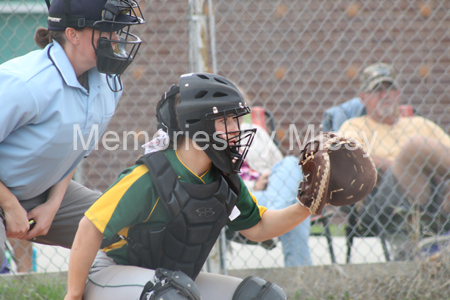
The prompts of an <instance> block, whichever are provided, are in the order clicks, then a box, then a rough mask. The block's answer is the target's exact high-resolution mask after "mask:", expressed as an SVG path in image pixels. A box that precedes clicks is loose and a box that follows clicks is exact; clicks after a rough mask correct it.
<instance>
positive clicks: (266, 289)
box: [232, 276, 287, 300]
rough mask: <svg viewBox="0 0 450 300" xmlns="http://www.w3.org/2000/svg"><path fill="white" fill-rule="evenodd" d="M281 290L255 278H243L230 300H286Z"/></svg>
mask: <svg viewBox="0 0 450 300" xmlns="http://www.w3.org/2000/svg"><path fill="white" fill-rule="evenodd" d="M286 299H287V296H286V294H285V292H284V291H283V289H282V288H281V287H279V286H278V285H276V284H275V283H271V282H268V281H265V280H264V279H261V278H259V277H255V276H249V277H247V278H245V279H244V280H243V281H242V282H241V284H240V285H239V286H238V287H237V288H236V291H235V292H234V295H233V299H232V300H286Z"/></svg>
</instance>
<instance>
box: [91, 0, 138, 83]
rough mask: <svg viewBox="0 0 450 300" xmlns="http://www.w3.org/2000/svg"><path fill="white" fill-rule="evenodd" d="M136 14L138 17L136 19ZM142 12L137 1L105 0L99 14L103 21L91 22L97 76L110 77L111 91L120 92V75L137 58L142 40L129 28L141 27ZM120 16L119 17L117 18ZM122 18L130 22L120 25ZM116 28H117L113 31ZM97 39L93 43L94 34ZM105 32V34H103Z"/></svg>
mask: <svg viewBox="0 0 450 300" xmlns="http://www.w3.org/2000/svg"><path fill="white" fill-rule="evenodd" d="M138 14H139V16H138ZM140 16H142V12H141V9H140V7H139V5H138V4H137V2H136V1H126V0H125V1H117V0H112V1H108V2H107V3H106V4H105V7H104V10H103V11H102V20H101V21H97V22H95V23H94V26H93V29H94V32H93V34H92V46H93V47H94V49H95V53H96V55H97V69H98V71H99V72H100V73H104V74H107V75H112V76H113V77H112V79H113V82H112V83H111V82H110V80H109V79H110V78H109V77H107V79H108V85H109V87H110V89H111V90H112V91H115V92H117V91H120V90H122V83H121V81H120V75H121V74H122V73H123V72H124V71H125V69H126V68H127V67H128V66H129V65H130V64H131V62H132V61H133V59H134V58H135V57H136V55H137V52H138V50H139V47H140V45H141V43H142V40H141V39H140V38H139V37H138V36H137V35H135V34H132V33H131V32H130V27H131V26H132V25H137V24H143V23H145V20H144V19H143V17H140ZM120 17H122V18H120ZM123 17H128V19H130V20H133V21H125V22H119V21H117V20H120V19H122V20H123ZM116 28H120V29H118V30H115V29H116ZM96 31H98V34H99V38H98V40H97V44H95V42H94V40H95V32H96ZM105 32H107V34H105Z"/></svg>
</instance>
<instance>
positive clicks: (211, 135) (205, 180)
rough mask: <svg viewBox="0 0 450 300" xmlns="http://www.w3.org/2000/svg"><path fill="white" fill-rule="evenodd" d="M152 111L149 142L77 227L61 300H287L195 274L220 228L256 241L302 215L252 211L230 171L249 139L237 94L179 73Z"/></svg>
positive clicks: (259, 282) (250, 284) (294, 210)
mask: <svg viewBox="0 0 450 300" xmlns="http://www.w3.org/2000/svg"><path fill="white" fill-rule="evenodd" d="M156 111H157V119H158V122H159V130H158V138H156V139H155V140H154V141H151V142H150V143H148V145H147V148H148V149H147V152H148V154H146V155H144V156H143V157H141V158H140V159H139V160H138V161H137V162H136V165H134V166H132V167H130V168H128V169H126V170H125V171H123V172H122V173H121V174H120V175H119V179H118V180H117V181H116V183H114V184H113V185H112V186H111V187H110V188H109V189H108V190H107V191H106V192H105V193H104V194H103V196H101V197H100V198H99V199H98V200H97V202H96V203H94V205H93V206H92V207H91V208H90V209H89V210H88V211H87V212H86V214H85V216H84V218H83V219H82V220H81V222H80V224H79V228H78V232H77V234H76V237H75V241H74V245H73V247H72V251H71V254H70V262H69V274H68V292H67V295H66V297H65V299H66V300H69V299H71V300H73V299H82V298H83V299H84V300H90V299H126V300H129V299H165V300H184V299H190V300H198V299H203V300H249V299H260V300H281V299H287V297H286V294H285V293H284V292H283V290H282V289H281V288H280V287H279V286H277V285H276V284H273V283H269V282H266V281H265V280H263V279H260V278H257V277H254V276H250V277H248V278H246V279H244V280H242V279H239V278H235V277H230V276H224V275H219V274H209V273H204V272H201V269H202V267H203V264H204V262H205V260H206V259H207V257H208V255H209V252H210V251H211V249H212V247H213V245H214V243H215V242H216V240H217V238H218V236H219V233H220V231H221V229H222V228H223V227H224V226H225V225H228V226H229V227H230V228H231V229H233V230H236V231H240V232H241V233H242V234H243V235H244V236H246V237H247V238H248V239H250V240H254V241H264V240H267V239H270V238H273V237H276V236H279V235H281V234H284V233H286V232H288V231H290V230H292V229H293V228H294V227H295V226H297V225H298V224H299V223H301V222H302V221H303V220H304V219H305V218H307V217H308V216H309V215H310V210H309V209H308V208H306V207H305V206H302V205H299V204H295V205H292V206H290V207H287V208H285V209H282V210H267V209H266V208H264V207H261V206H259V205H258V203H257V201H256V199H255V198H254V197H253V196H252V195H251V194H250V193H249V191H248V190H247V187H246V186H245V185H244V183H243V181H242V179H241V178H240V176H239V175H238V174H237V173H238V172H239V170H240V167H241V164H242V162H243V160H244V158H245V156H246V154H247V150H248V148H249V147H250V145H251V142H252V140H253V135H254V133H255V129H249V130H241V129H240V126H239V117H241V116H243V115H246V114H248V113H249V112H250V109H249V107H248V106H247V105H246V104H245V102H244V100H243V97H242V95H241V93H240V92H239V90H238V89H237V88H236V86H234V85H233V84H232V83H231V82H230V81H229V80H227V79H225V78H223V77H220V76H217V75H213V74H186V75H183V76H181V78H180V80H179V84H178V86H172V88H171V89H170V90H169V91H167V92H166V93H165V94H164V95H163V96H162V98H161V100H160V101H159V103H158V105H157V108H156ZM99 249H100V251H99ZM91 266H92V267H91Z"/></svg>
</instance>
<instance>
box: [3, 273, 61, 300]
mask: <svg viewBox="0 0 450 300" xmlns="http://www.w3.org/2000/svg"><path fill="white" fill-rule="evenodd" d="M65 294H66V280H57V279H54V280H52V281H39V280H38V279H36V278H30V277H29V278H27V279H22V278H17V279H11V280H1V279H0V299H5V300H22V299H23V300H25V299H26V300H56V299H58V300H61V299H64V295H65Z"/></svg>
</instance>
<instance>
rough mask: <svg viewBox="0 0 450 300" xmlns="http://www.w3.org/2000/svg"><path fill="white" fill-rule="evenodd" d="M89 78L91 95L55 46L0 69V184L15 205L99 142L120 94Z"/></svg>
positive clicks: (99, 77)
mask: <svg viewBox="0 0 450 300" xmlns="http://www.w3.org/2000/svg"><path fill="white" fill-rule="evenodd" d="M88 79H89V80H88V82H89V91H88V90H87V89H86V88H84V87H83V86H81V85H80V83H79V82H78V80H77V77H76V75H75V71H74V69H73V68H72V65H71V64H70V61H69V59H68V57H67V56H66V53H65V52H64V50H63V48H62V47H61V46H60V45H59V44H58V43H57V42H56V41H54V42H53V43H51V44H49V45H48V46H47V47H46V48H45V49H43V50H37V51H33V52H30V53H28V54H27V55H24V56H21V57H18V58H15V59H12V60H10V61H8V62H6V63H4V64H2V65H0V181H1V182H3V184H4V185H5V186H7V187H8V188H9V190H10V191H11V192H12V193H13V194H14V195H15V196H16V197H17V198H18V199H19V200H26V199H30V198H33V197H35V196H37V195H40V194H42V193H43V192H45V191H46V190H47V189H49V188H50V187H52V186H53V185H55V184H56V183H58V182H59V181H60V180H62V179H63V178H64V177H66V176H67V175H68V174H69V173H70V172H71V171H73V169H74V168H75V167H76V166H77V165H78V163H79V162H80V161H81V159H82V158H83V157H85V156H87V155H88V154H89V153H90V151H91V150H92V149H94V146H95V142H96V140H100V136H101V135H102V133H103V132H104V131H105V129H106V127H107V125H108V123H109V121H110V120H111V117H112V116H113V114H114V110H115V108H116V105H117V103H118V101H119V98H120V96H121V95H122V93H121V92H116V93H115V92H112V91H111V89H110V88H109V86H108V83H107V81H106V76H105V75H104V74H100V73H99V72H98V71H97V68H96V67H94V68H92V69H90V70H89V71H88Z"/></svg>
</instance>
